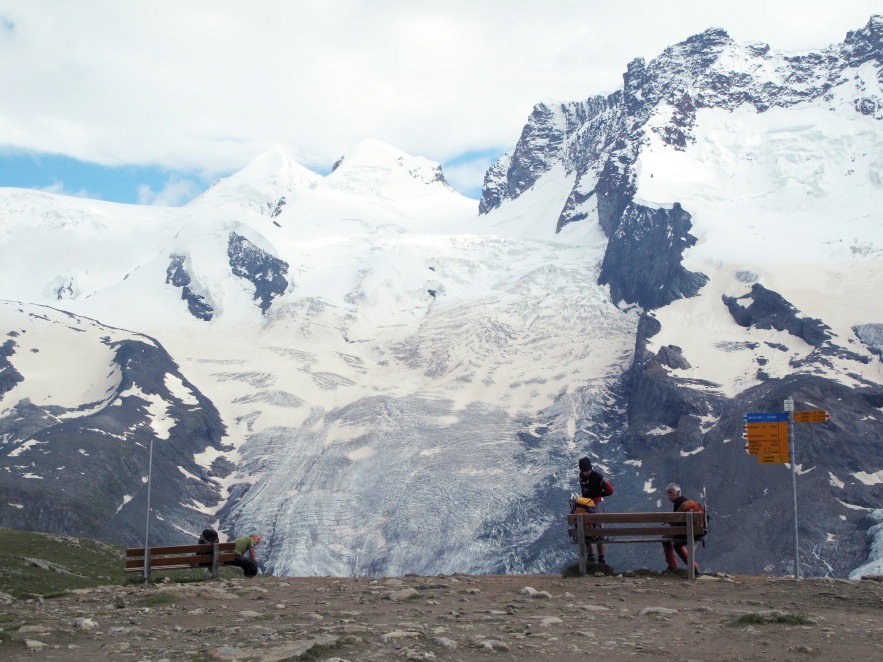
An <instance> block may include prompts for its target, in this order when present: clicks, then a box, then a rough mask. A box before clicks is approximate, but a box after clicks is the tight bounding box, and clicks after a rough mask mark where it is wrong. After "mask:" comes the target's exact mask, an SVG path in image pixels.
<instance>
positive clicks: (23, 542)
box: [0, 529, 125, 597]
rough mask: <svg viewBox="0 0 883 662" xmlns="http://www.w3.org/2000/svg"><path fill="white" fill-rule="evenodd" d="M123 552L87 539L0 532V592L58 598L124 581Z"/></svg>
mask: <svg viewBox="0 0 883 662" xmlns="http://www.w3.org/2000/svg"><path fill="white" fill-rule="evenodd" d="M124 558H125V549H124V548H122V547H118V546H115V545H107V544H105V543H102V542H97V541H95V540H90V539H88V538H74V537H73V536H63V535H56V534H48V533H34V532H31V531H14V530H11V529H0V591H2V592H4V593H8V594H10V595H12V596H13V597H19V596H21V595H22V594H25V593H39V594H41V595H43V596H53V595H60V594H62V593H64V592H65V591H69V590H72V589H77V588H90V587H93V586H102V585H108V584H122V583H124V582H125V573H124V572H123V562H124Z"/></svg>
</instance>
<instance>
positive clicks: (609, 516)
mask: <svg viewBox="0 0 883 662" xmlns="http://www.w3.org/2000/svg"><path fill="white" fill-rule="evenodd" d="M577 517H580V515H568V516H567V521H568V522H570V523H571V524H575V523H576V518H577ZM582 517H583V518H584V519H583V521H584V522H586V523H599V524H608V523H609V524H647V523H661V522H668V523H680V524H685V523H686V521H687V513H586V514H584V515H582ZM702 519H704V518H703V517H702V513H693V522H694V523H695V522H696V521H697V520H702Z"/></svg>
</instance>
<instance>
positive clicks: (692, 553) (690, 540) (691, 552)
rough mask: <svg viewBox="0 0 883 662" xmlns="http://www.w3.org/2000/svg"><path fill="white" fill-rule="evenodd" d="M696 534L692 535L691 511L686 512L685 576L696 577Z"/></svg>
mask: <svg viewBox="0 0 883 662" xmlns="http://www.w3.org/2000/svg"><path fill="white" fill-rule="evenodd" d="M695 559H696V536H694V535H693V513H687V577H689V578H690V579H696V567H695V566H694V565H693V564H694V563H695Z"/></svg>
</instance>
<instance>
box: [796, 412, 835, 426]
mask: <svg viewBox="0 0 883 662" xmlns="http://www.w3.org/2000/svg"><path fill="white" fill-rule="evenodd" d="M829 418H830V417H829V416H828V412H826V411H825V410H824V409H807V410H806V411H795V412H794V422H795V423H825V422H827V421H828V419H829Z"/></svg>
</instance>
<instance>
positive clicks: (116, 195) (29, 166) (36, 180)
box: [0, 151, 211, 206]
mask: <svg viewBox="0 0 883 662" xmlns="http://www.w3.org/2000/svg"><path fill="white" fill-rule="evenodd" d="M210 183H211V182H207V181H204V180H203V178H202V177H200V176H199V174H197V173H194V172H183V171H176V170H170V169H168V168H162V167H159V166H135V165H126V166H113V167H111V166H104V165H99V164H96V163H88V162H85V161H79V160H77V159H72V158H69V157H66V156H61V155H56V154H36V153H31V152H19V151H12V152H0V186H11V187H16V188H27V189H35V190H40V191H48V192H50V193H58V194H61V195H72V196H76V197H81V198H92V199H96V200H106V201H109V202H122V203H126V204H143V205H164V206H178V205H183V204H186V203H187V202H189V201H190V200H192V199H193V198H195V197H196V196H197V195H199V194H200V193H202V192H203V191H204V190H205V189H207V188H208V186H209V184H210Z"/></svg>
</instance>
